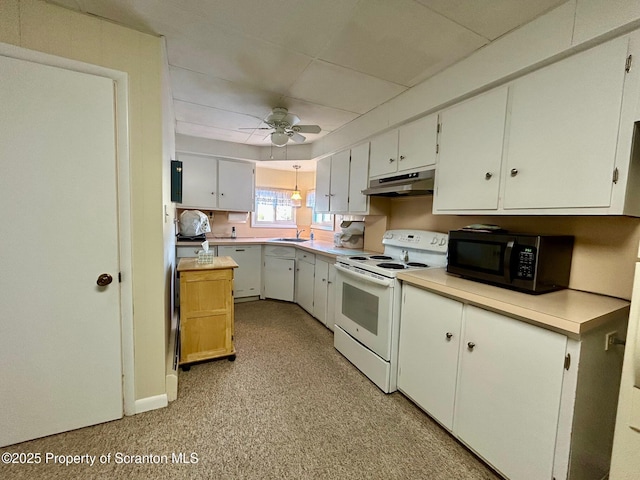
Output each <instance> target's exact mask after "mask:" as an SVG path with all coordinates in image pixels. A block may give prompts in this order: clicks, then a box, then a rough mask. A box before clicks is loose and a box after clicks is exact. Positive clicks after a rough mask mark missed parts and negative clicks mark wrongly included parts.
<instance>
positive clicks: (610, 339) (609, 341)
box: [604, 330, 618, 350]
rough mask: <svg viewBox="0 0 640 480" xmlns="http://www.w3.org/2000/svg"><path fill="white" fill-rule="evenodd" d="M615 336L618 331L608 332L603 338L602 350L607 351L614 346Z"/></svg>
mask: <svg viewBox="0 0 640 480" xmlns="http://www.w3.org/2000/svg"><path fill="white" fill-rule="evenodd" d="M617 334H618V331H617V330H614V331H613V332H609V333H607V334H606V335H605V336H604V349H605V350H609V347H611V346H613V345H614V343H615V339H616V335H617Z"/></svg>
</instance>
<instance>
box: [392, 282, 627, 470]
mask: <svg viewBox="0 0 640 480" xmlns="http://www.w3.org/2000/svg"><path fill="white" fill-rule="evenodd" d="M402 289H403V303H402V314H401V320H400V336H399V358H398V389H399V390H400V391H401V392H402V393H403V394H405V395H406V396H407V397H409V398H410V399H411V400H412V401H413V402H415V403H416V404H417V405H418V406H420V407H421V408H422V409H423V410H424V411H425V412H427V413H428V414H429V415H430V416H432V417H433V418H434V419H435V420H437V421H438V422H439V423H441V424H442V425H443V426H444V427H446V428H447V429H448V430H449V431H450V432H451V433H452V434H453V435H454V436H455V437H457V438H458V439H459V440H461V441H462V442H463V443H465V444H466V445H467V446H468V447H469V448H470V449H471V450H473V451H474V452H475V453H476V454H478V455H479V456H480V457H482V458H483V459H484V460H485V461H486V462H487V463H489V464H490V465H491V466H493V467H494V468H495V469H496V470H497V471H499V472H500V473H501V474H502V475H504V476H505V477H506V478H508V479H511V480H518V479H523V480H529V479H552V478H553V479H556V480H560V479H572V480H573V479H576V480H577V479H579V480H583V479H594V480H595V479H601V478H604V477H606V475H607V472H608V469H609V464H610V455H611V446H612V441H613V428H614V419H615V412H616V405H617V393H618V389H619V380H620V372H621V368H622V362H621V360H620V358H617V357H619V355H617V354H616V353H612V352H610V351H609V352H607V351H605V348H604V338H605V335H606V334H607V333H609V332H610V331H618V332H623V331H625V328H626V327H625V325H626V321H627V319H626V314H625V312H623V311H621V312H620V313H616V315H615V316H612V317H611V318H610V320H609V323H605V324H603V325H601V326H600V327H597V328H595V329H593V330H590V331H589V332H587V333H585V334H583V335H581V336H580V338H579V339H574V338H569V337H567V336H565V335H563V334H560V333H556V332H553V331H551V330H547V329H545V328H541V327H537V326H535V325H531V324H529V323H526V322H524V321H521V320H517V319H514V318H511V317H508V316H505V315H501V314H498V313H495V312H492V311H488V310H485V309H482V308H478V307H476V306H473V305H468V304H464V303H462V302H460V301H458V300H455V299H451V298H448V297H443V296H441V295H438V294H436V293H432V292H429V291H426V290H422V289H420V288H417V287H414V286H411V285H408V284H404V285H403V287H402Z"/></svg>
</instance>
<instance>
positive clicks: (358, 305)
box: [342, 283, 378, 335]
mask: <svg viewBox="0 0 640 480" xmlns="http://www.w3.org/2000/svg"><path fill="white" fill-rule="evenodd" d="M342 314H343V315H345V316H346V317H348V318H350V319H351V320H352V321H354V322H355V323H357V324H358V325H360V326H361V327H362V328H365V329H366V330H368V331H369V332H371V333H372V334H373V335H378V297H377V296H376V295H373V294H371V293H369V292H365V291H364V290H360V289H359V288H357V287H354V286H353V285H349V284H348V283H343V284H342Z"/></svg>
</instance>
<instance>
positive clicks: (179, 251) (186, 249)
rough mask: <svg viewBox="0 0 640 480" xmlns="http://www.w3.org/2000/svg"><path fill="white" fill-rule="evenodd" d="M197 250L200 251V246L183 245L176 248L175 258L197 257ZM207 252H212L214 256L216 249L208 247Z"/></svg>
mask: <svg viewBox="0 0 640 480" xmlns="http://www.w3.org/2000/svg"><path fill="white" fill-rule="evenodd" d="M199 250H202V247H200V245H185V246H181V247H176V258H188V257H197V256H198V251H199ZM209 251H212V252H213V254H214V255H216V247H209ZM176 263H177V262H176Z"/></svg>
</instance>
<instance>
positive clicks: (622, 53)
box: [504, 38, 628, 209]
mask: <svg viewBox="0 0 640 480" xmlns="http://www.w3.org/2000/svg"><path fill="white" fill-rule="evenodd" d="M627 45H628V40H627V39H626V38H621V39H617V40H614V41H611V42H608V43H606V44H604V45H601V46H598V47H595V48H592V49H590V50H587V51H586V52H582V53H579V54H577V55H574V56H572V57H570V58H568V59H566V60H563V61H560V62H558V63H555V64H553V65H550V66H548V67H546V68H543V69H541V70H538V71H536V72H534V73H532V74H529V75H527V76H525V77H524V78H522V79H519V80H517V81H516V82H514V83H513V85H512V87H511V105H510V107H511V108H510V110H511V119H510V124H509V141H508V143H507V148H506V155H505V159H506V164H507V168H506V176H505V190H504V208H505V209H523V208H571V207H608V206H609V205H610V202H611V190H612V187H613V181H612V180H613V171H614V166H615V155H616V146H617V140H618V126H619V122H620V108H621V103H622V93H623V86H624V81H625V61H626V56H627Z"/></svg>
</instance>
